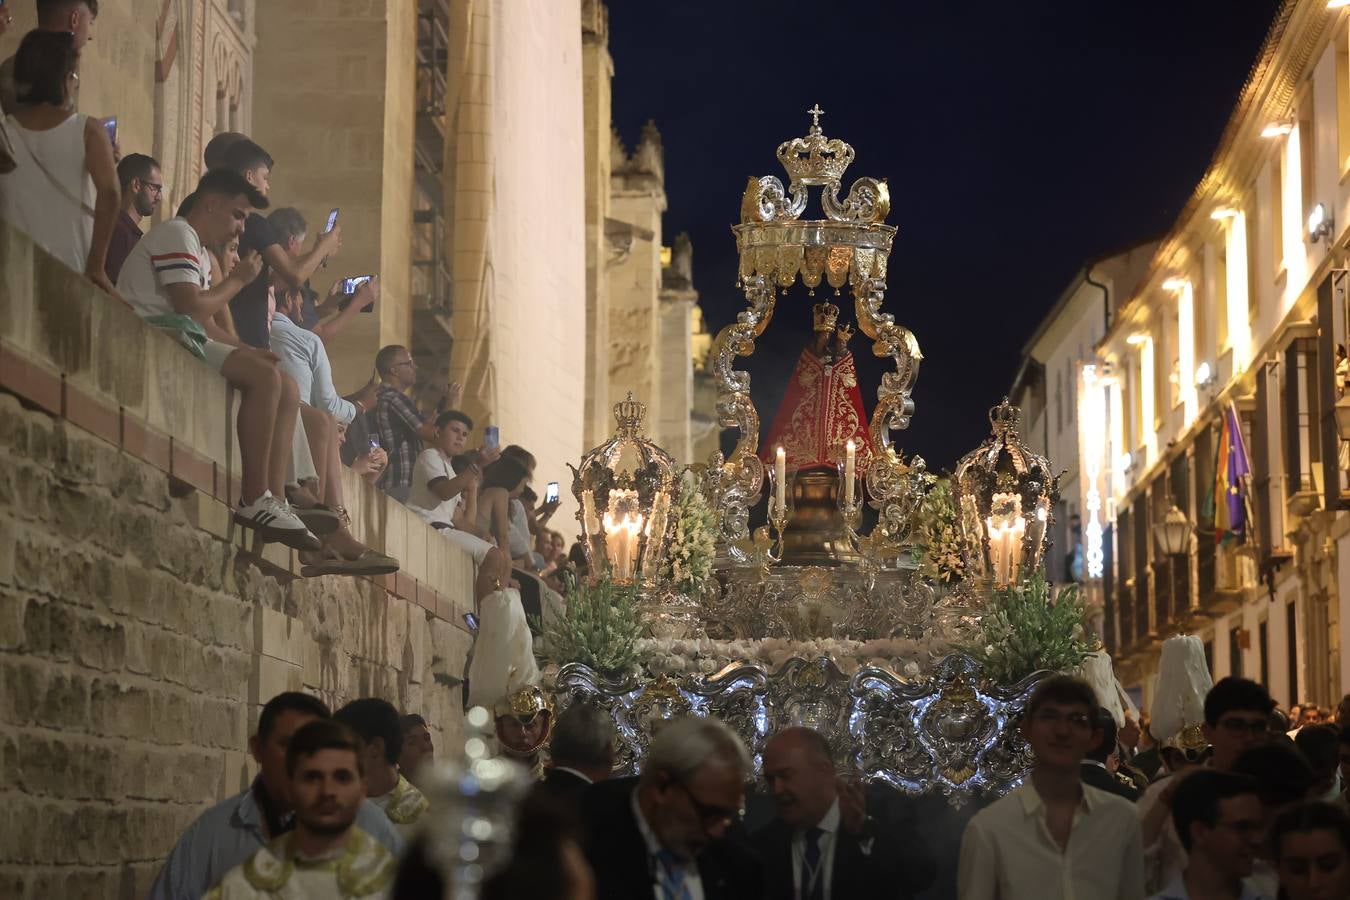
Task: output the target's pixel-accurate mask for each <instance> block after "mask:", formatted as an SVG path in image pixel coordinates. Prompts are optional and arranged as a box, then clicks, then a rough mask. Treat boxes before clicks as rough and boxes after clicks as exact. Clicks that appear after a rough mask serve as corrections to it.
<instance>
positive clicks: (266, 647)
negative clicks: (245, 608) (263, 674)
mask: <svg viewBox="0 0 1350 900" xmlns="http://www.w3.org/2000/svg"><path fill="white" fill-rule="evenodd" d="M253 626H254V634H253V646H254V649H255V650H256V651H257V652H259V653H262V654H263V655H265V656H272V657H276V658H277V659H280V660H284V661H286V662H288V663H292V664H294V665H298V666H302V665H304V662H305V656H304V653H305V649H304V648H305V638H306V635H305V626H304V624H303V623H302V622H301V621H300V620H299V619H296V618H293V617H291V616H288V615H286V614H285V613H281V612H277V611H276V610H273V609H268V608H267V607H265V606H264V607H258V608H257V609H256V610H255V612H254V616H253Z"/></svg>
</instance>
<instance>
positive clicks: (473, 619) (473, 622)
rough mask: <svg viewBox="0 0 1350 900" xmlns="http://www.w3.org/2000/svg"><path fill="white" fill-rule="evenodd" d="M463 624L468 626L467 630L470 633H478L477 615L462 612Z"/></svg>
mask: <svg viewBox="0 0 1350 900" xmlns="http://www.w3.org/2000/svg"><path fill="white" fill-rule="evenodd" d="M464 624H465V625H468V626H469V632H470V633H471V634H477V633H478V617H477V616H475V615H474V614H473V613H465V614H464Z"/></svg>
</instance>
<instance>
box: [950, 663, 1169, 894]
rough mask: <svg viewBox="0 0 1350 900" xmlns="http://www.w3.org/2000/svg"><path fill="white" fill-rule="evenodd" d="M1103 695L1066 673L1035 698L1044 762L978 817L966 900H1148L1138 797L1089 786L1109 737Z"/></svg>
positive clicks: (1038, 749) (1032, 718) (1034, 728)
mask: <svg viewBox="0 0 1350 900" xmlns="http://www.w3.org/2000/svg"><path fill="white" fill-rule="evenodd" d="M1096 713H1097V697H1096V695H1095V694H1094V693H1093V691H1092V688H1091V687H1090V686H1088V684H1087V683H1086V682H1084V681H1081V680H1079V679H1077V678H1071V677H1069V676H1067V675H1056V676H1053V677H1051V678H1048V679H1046V680H1045V681H1043V682H1041V684H1040V685H1039V686H1038V687H1037V688H1036V691H1035V693H1034V694H1032V696H1031V699H1030V700H1029V701H1028V702H1027V709H1026V715H1025V717H1024V718H1023V720H1022V734H1023V736H1024V737H1026V739H1027V742H1028V743H1030V744H1031V750H1032V753H1033V754H1035V757H1036V762H1035V765H1034V766H1033V767H1032V770H1031V774H1030V776H1028V778H1027V780H1026V781H1025V782H1023V784H1022V785H1021V786H1020V787H1018V788H1015V789H1014V790H1013V791H1011V792H1010V793H1009V794H1008V795H1007V796H1006V797H1003V798H1002V799H1000V800H998V801H996V802H995V803H993V804H991V805H990V806H988V807H986V808H984V809H983V810H981V811H980V812H979V813H977V814H976V815H975V817H974V818H973V819H971V820H970V824H969V825H967V826H966V833H965V836H964V837H963V838H962V840H961V859H960V863H959V865H958V867H957V892H958V896H959V897H960V900H995V898H997V900H1108V898H1110V900H1140V898H1142V897H1143V896H1144V857H1143V848H1142V846H1141V843H1140V837H1139V821H1138V819H1137V818H1136V817H1135V813H1134V806H1133V804H1131V803H1130V802H1129V801H1128V800H1125V799H1123V798H1121V797H1117V796H1115V795H1113V794H1108V793H1106V792H1105V791H1101V790H1098V789H1097V788H1094V787H1090V786H1089V785H1086V784H1083V782H1082V780H1081V778H1080V777H1079V773H1080V766H1081V764H1082V762H1083V757H1084V756H1086V755H1087V752H1088V749H1089V748H1091V747H1092V746H1093V745H1094V744H1095V743H1096V742H1097V741H1098V740H1099V739H1100V737H1101V733H1100V731H1099V730H1098V729H1097V728H1096V726H1095V722H1096Z"/></svg>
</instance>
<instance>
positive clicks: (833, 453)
mask: <svg viewBox="0 0 1350 900" xmlns="http://www.w3.org/2000/svg"><path fill="white" fill-rule="evenodd" d="M850 438H851V439H852V440H853V444H854V447H856V448H857V458H858V464H859V465H860V466H861V465H862V464H863V461H864V460H866V459H867V458H868V457H869V455H870V453H871V443H870V442H869V441H868V439H867V414H866V412H865V411H864V410H863V400H862V390H860V389H859V387H858V373H857V370H856V369H855V368H854V366H853V354H852V353H845V354H844V355H843V356H842V357H840V358H839V359H837V360H835V361H833V362H832V363H830V364H828V365H827V364H826V363H824V362H823V361H822V360H821V359H820V357H818V356H816V355H815V353H813V352H812V351H811V349H810V348H808V349H806V350H803V351H802V355H801V358H800V359H798V360H797V366H796V368H795V369H793V370H792V379H791V381H789V382H788V386H787V392H786V393H785V394H784V395H783V403H782V405H781V406H779V407H778V414H777V415H776V416H774V420H773V425H772V426H771V427H770V428H769V435H768V438H767V439H766V440H765V441H764V443H763V444H762V445H761V446H760V456H761V458H762V459H763V460H764V462H766V463H768V464H770V465H772V464H773V461H774V456H775V454H776V453H777V452H778V447H779V446H780V445H781V446H782V447H783V450H784V453H785V455H786V456H787V467H788V469H789V470H796V469H807V468H812V467H816V466H828V467H830V468H834V466H835V464H836V463H838V462H839V461H841V460H842V459H843V458H844V445H845V444H846V443H847V442H848V441H849V439H850Z"/></svg>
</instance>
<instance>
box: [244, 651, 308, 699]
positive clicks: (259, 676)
mask: <svg viewBox="0 0 1350 900" xmlns="http://www.w3.org/2000/svg"><path fill="white" fill-rule="evenodd" d="M303 676H304V670H303V669H302V668H301V667H300V666H297V665H295V664H294V663H289V662H286V661H285V660H281V659H276V658H275V657H271V656H258V657H256V659H255V662H254V676H253V683H252V684H251V685H250V688H249V700H250V702H252V703H266V702H267V701H268V700H270V699H271V698H273V697H275V696H276V695H277V694H280V693H282V692H284V691H298V690H300V689H301V687H303V686H304V677H303Z"/></svg>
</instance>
